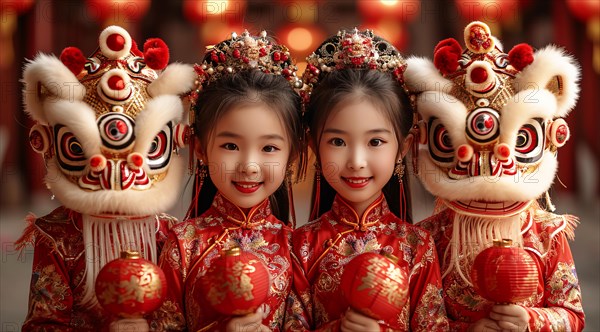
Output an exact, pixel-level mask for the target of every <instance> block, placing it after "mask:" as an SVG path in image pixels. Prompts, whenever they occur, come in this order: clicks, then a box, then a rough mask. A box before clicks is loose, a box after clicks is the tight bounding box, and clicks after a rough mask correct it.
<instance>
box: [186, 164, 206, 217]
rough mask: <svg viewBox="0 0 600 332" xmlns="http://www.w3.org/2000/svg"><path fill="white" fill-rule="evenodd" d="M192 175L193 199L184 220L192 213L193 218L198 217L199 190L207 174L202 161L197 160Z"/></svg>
mask: <svg viewBox="0 0 600 332" xmlns="http://www.w3.org/2000/svg"><path fill="white" fill-rule="evenodd" d="M194 173H195V177H194V194H193V197H194V198H193V199H192V204H190V208H189V209H188V211H187V213H186V214H185V218H184V220H187V219H189V218H190V217H191V216H192V211H193V216H194V217H197V216H198V197H199V196H200V190H201V189H202V185H203V184H204V180H205V179H206V176H207V174H208V171H207V166H206V165H205V164H204V162H203V161H202V159H199V160H198V162H197V163H196V171H195V172H194Z"/></svg>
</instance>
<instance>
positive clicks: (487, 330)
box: [467, 318, 502, 332]
mask: <svg viewBox="0 0 600 332" xmlns="http://www.w3.org/2000/svg"><path fill="white" fill-rule="evenodd" d="M493 331H502V328H500V326H498V323H496V321H493V320H491V319H489V318H482V319H480V320H478V321H476V322H475V323H473V324H471V326H469V328H468V329H467V332H493Z"/></svg>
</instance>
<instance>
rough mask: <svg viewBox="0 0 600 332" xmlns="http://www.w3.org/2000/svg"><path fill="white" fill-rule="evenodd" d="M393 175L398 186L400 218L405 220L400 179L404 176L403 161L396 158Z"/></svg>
mask: <svg viewBox="0 0 600 332" xmlns="http://www.w3.org/2000/svg"><path fill="white" fill-rule="evenodd" d="M394 175H396V176H397V177H398V187H399V199H400V202H399V203H400V213H401V214H402V220H405V221H406V209H407V206H406V196H405V194H404V181H402V177H403V176H404V161H403V160H402V159H401V160H398V162H397V163H396V166H394Z"/></svg>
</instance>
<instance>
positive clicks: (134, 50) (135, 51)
mask: <svg viewBox="0 0 600 332" xmlns="http://www.w3.org/2000/svg"><path fill="white" fill-rule="evenodd" d="M131 53H133V54H134V55H135V56H139V57H142V58H143V57H144V53H142V51H140V49H139V48H138V45H137V43H136V42H135V40H133V39H132V40H131Z"/></svg>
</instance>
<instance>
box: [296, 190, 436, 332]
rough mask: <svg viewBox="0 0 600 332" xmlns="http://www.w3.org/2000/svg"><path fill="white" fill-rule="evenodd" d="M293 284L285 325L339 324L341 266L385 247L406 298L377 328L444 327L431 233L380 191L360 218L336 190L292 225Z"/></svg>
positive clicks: (324, 327)
mask: <svg viewBox="0 0 600 332" xmlns="http://www.w3.org/2000/svg"><path fill="white" fill-rule="evenodd" d="M293 248H294V249H293V250H294V251H293V255H294V259H295V270H294V288H295V292H293V293H292V295H291V300H290V302H291V303H290V305H289V307H288V316H287V322H286V328H287V329H289V330H293V331H298V330H328V331H329V330H331V331H338V330H339V329H340V324H341V319H340V318H341V317H342V315H343V314H344V312H345V311H346V309H348V303H347V302H346V300H345V299H344V297H343V296H342V294H341V291H340V288H339V284H340V278H341V276H342V273H343V272H344V266H345V265H346V264H347V263H348V262H349V261H351V260H352V259H353V258H354V257H356V256H357V255H359V254H361V253H364V252H377V253H389V254H392V255H394V256H396V257H398V258H399V260H398V264H399V265H400V267H401V268H403V269H404V270H405V271H406V272H407V275H408V276H409V299H408V301H407V303H406V304H405V307H404V308H403V311H402V314H401V315H400V316H399V317H397V319H396V320H394V321H389V322H388V321H386V322H380V327H381V329H382V330H388V329H393V330H401V331H408V330H412V331H430V332H433V331H446V330H447V329H448V325H447V321H446V312H445V311H444V305H443V300H442V297H441V277H440V272H439V266H438V261H437V255H436V252H435V245H434V243H433V239H432V238H431V236H430V235H429V233H428V232H427V231H424V230H422V229H421V228H419V227H416V226H414V225H411V224H409V223H407V222H405V221H402V220H401V219H399V218H398V217H396V216H395V215H394V214H392V213H391V212H390V210H389V208H388V205H387V202H386V200H385V198H384V196H383V195H381V196H380V197H379V198H378V199H377V200H376V201H375V202H373V203H372V204H371V205H370V206H369V207H368V208H367V210H366V211H365V213H364V214H363V216H362V218H359V217H358V215H357V214H356V212H355V211H354V210H353V209H352V208H351V207H350V206H349V205H348V204H347V203H346V202H345V201H344V200H343V199H342V198H340V197H339V196H337V197H336V198H335V200H334V202H333V205H332V208H331V210H330V211H329V212H327V213H325V214H323V215H322V216H321V217H320V218H319V219H317V220H315V221H313V222H311V223H309V224H307V225H304V226H303V227H301V228H299V229H297V230H296V231H294V235H293Z"/></svg>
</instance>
